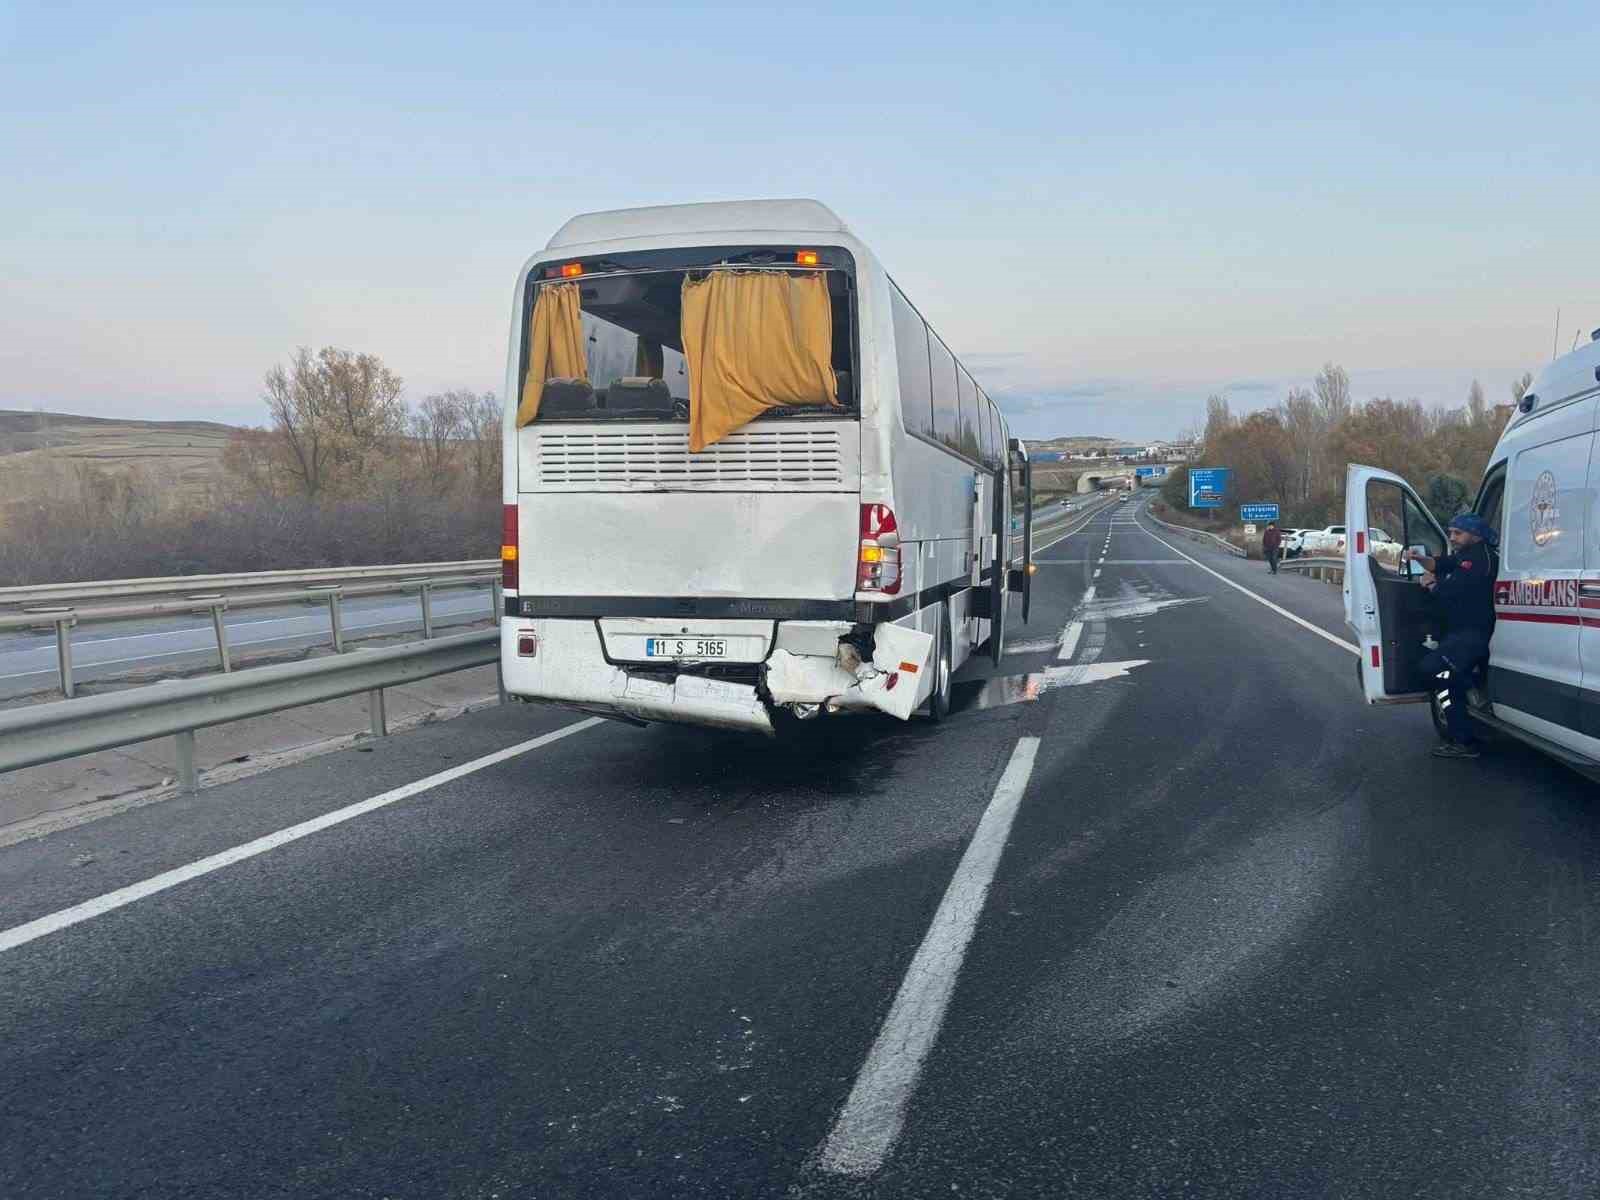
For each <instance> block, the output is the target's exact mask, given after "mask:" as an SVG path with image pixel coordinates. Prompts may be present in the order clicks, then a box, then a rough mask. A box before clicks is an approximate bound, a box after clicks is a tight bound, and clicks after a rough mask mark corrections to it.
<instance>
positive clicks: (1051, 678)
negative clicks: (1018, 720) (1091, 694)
mask: <svg viewBox="0 0 1600 1200" xmlns="http://www.w3.org/2000/svg"><path fill="white" fill-rule="evenodd" d="M1149 663H1150V660H1149V659H1148V658H1130V659H1128V660H1126V661H1125V662H1108V663H1103V662H1095V663H1084V664H1082V665H1080V666H1076V667H1046V668H1045V669H1044V673H1043V674H1041V675H1040V676H1039V691H1040V692H1048V691H1052V690H1054V689H1055V688H1058V687H1081V686H1082V685H1084V684H1086V683H1101V682H1103V681H1105V680H1107V679H1120V678H1122V677H1123V676H1124V675H1127V674H1128V673H1129V672H1131V671H1132V670H1133V669H1134V668H1135V667H1143V666H1148V665H1149Z"/></svg>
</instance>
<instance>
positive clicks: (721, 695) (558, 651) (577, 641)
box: [501, 618, 933, 734]
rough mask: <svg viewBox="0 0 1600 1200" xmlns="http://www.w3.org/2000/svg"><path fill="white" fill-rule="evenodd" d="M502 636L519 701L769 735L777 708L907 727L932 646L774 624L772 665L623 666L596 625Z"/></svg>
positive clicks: (903, 638) (839, 629)
mask: <svg viewBox="0 0 1600 1200" xmlns="http://www.w3.org/2000/svg"><path fill="white" fill-rule="evenodd" d="M685 628H686V629H687V628H688V627H685ZM501 636H502V647H501V650H502V661H503V663H504V666H505V685H506V690H507V691H508V692H509V693H511V694H513V695H520V696H527V697H529V698H534V699H540V698H543V699H555V700H559V701H560V702H562V703H567V704H570V705H571V706H572V707H575V708H581V709H583V710H585V711H588V712H601V713H608V714H611V715H615V716H619V717H625V718H629V719H632V720H638V721H645V722H650V721H665V722H674V723H683V724H694V725H709V726H713V727H720V728H728V729H744V730H750V731H753V732H758V733H765V734H771V733H772V732H773V722H772V714H773V711H774V710H775V709H780V708H787V709H790V710H793V711H802V712H803V711H806V710H809V711H811V712H817V711H827V712H842V711H846V710H859V711H865V710H873V709H876V710H878V711H881V712H885V713H888V714H889V715H891V716H894V717H898V718H899V719H900V720H905V719H906V718H908V717H909V716H910V715H911V712H912V710H913V709H914V708H915V707H916V704H917V700H918V685H919V683H920V681H921V679H922V678H923V677H924V675H925V674H926V671H927V667H928V660H929V658H930V657H931V653H932V647H933V639H932V637H931V636H930V635H928V634H924V633H919V632H918V631H917V630H915V629H908V628H905V627H904V626H899V625H891V624H881V625H877V626H866V625H858V624H852V623H849V622H844V621H795V622H778V623H777V624H776V627H775V632H774V637H773V645H772V648H771V651H770V653H769V654H768V655H767V657H766V659H765V660H764V661H763V662H761V663H759V664H753V665H751V666H749V667H742V666H740V665H738V664H726V665H725V664H721V663H719V662H715V661H708V660H698V661H696V660H683V659H672V660H663V661H661V662H659V663H651V662H648V661H618V660H617V659H616V658H615V657H614V653H613V652H612V651H610V650H608V647H607V642H606V638H605V637H604V635H603V633H602V627H601V622H599V621H584V620H563V619H559V618H552V619H546V620H534V621H528V620H508V621H506V622H504V623H503V625H502V635H501ZM735 636H738V635H735ZM646 640H647V641H666V642H670V643H673V644H674V645H673V647H672V648H673V649H675V650H681V649H685V648H687V649H688V650H689V651H690V652H691V653H694V652H696V651H699V650H706V649H708V648H709V649H714V650H715V651H716V652H718V653H721V652H723V649H724V647H723V645H722V644H721V643H725V642H726V641H728V640H729V639H728V638H726V637H721V638H719V637H714V636H701V637H694V636H682V637H656V638H647V639H646ZM685 643H687V646H685V645H684V644H685ZM864 651H865V656H864V653H863V652H864ZM631 652H632V653H637V651H631ZM646 652H647V653H648V649H647V651H646Z"/></svg>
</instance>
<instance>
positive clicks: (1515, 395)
mask: <svg viewBox="0 0 1600 1200" xmlns="http://www.w3.org/2000/svg"><path fill="white" fill-rule="evenodd" d="M1532 386H1533V372H1531V371H1524V372H1523V373H1522V378H1520V379H1513V380H1512V381H1511V403H1512V405H1513V406H1516V405H1518V404H1521V403H1522V398H1523V397H1524V396H1526V395H1527V394H1528V389H1529V388H1531V387H1532Z"/></svg>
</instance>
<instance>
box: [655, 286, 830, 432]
mask: <svg viewBox="0 0 1600 1200" xmlns="http://www.w3.org/2000/svg"><path fill="white" fill-rule="evenodd" d="M683 354H684V357H685V358H686V359H688V363H689V449H690V450H691V451H700V450H704V449H705V448H706V447H707V446H709V445H711V444H712V443H713V442H717V441H720V440H721V439H722V438H724V437H726V436H727V435H728V434H729V433H731V432H733V431H734V430H735V429H737V428H739V426H741V425H743V424H745V423H746V422H748V421H751V420H753V419H754V418H756V417H758V416H760V415H761V414H762V413H763V412H765V411H766V410H767V409H769V408H774V407H776V406H778V405H799V404H830V405H837V404H838V403H839V401H838V399H837V395H836V392H837V387H838V385H837V383H836V381H835V380H834V377H833V366H832V363H833V315H832V310H831V308H830V307H829V304H828V285H827V281H826V280H824V279H823V277H822V276H821V275H820V274H797V273H795V272H792V271H711V272H709V273H708V274H707V275H706V276H705V278H703V279H698V280H696V279H689V278H685V279H684V281H683Z"/></svg>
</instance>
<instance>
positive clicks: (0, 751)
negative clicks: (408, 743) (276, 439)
mask: <svg viewBox="0 0 1600 1200" xmlns="http://www.w3.org/2000/svg"><path fill="white" fill-rule="evenodd" d="M499 662H500V633H499V630H498V629H486V630H479V631H475V632H472V633H457V634H451V635H449V636H447V637H441V638H436V639H434V640H433V641H428V642H412V643H410V644H407V645H404V646H384V647H379V648H374V649H362V650H357V651H355V652H353V653H351V654H346V655H341V656H339V657H337V658H321V659H316V660H313V661H311V662H297V663H284V664H281V665H279V666H272V667H258V668H256V669H254V670H251V671H244V672H241V673H239V674H236V675H212V676H208V677H206V678H204V679H181V680H174V681H171V682H166V683H153V684H149V685H148V686H145V687H139V688H130V689H128V690H127V691H122V692H109V693H107V694H105V695H101V696H89V697H86V698H84V699H82V700H73V701H66V700H56V701H53V702H51V703H49V704H36V705H34V706H32V707H30V708H21V709H14V710H10V711H7V712H0V772H4V771H14V770H17V769H18V768H20V767H31V766H37V765H38V764H40V763H48V762H56V761H58V760H60V759H63V758H75V757H77V756H78V755H80V754H91V753H93V752H94V751H96V750H109V749H111V748H112V747H114V746H127V745H130V744H132V743H134V742H144V741H149V740H150V739H151V738H158V737H167V736H174V737H176V738H177V751H178V779H179V782H180V783H181V784H182V786H183V787H184V789H185V790H186V791H190V792H192V791H194V790H195V789H196V788H197V787H198V784H199V777H198V773H197V771H196V768H195V760H194V731H195V730H196V729H204V728H206V727H207V726H210V725H222V724H226V723H227V722H229V721H242V720H244V719H246V718H248V717H258V716H262V715H263V714H266V713H271V712H277V711H279V710H280V709H285V708H299V707H300V706H302V705H306V704H317V703H320V702H321V701H324V700H337V699H339V698H340V697H343V696H353V695H355V694H357V693H359V692H366V693H367V694H368V696H369V704H370V708H371V714H372V733H373V736H374V737H383V736H385V735H386V734H387V733H388V723H387V717H386V713H385V710H384V697H383V690H384V689H385V688H390V687H398V686H400V685H402V684H407V683H414V682H416V681H417V680H419V679H428V678H431V677H432V676H435V675H445V674H448V673H450V672H452V671H463V670H466V669H468V668H469V667H483V666H489V665H490V664H496V665H498V664H499ZM500 698H501V700H502V702H503V701H504V699H505V690H504V686H503V685H502V686H501V689H500Z"/></svg>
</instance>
